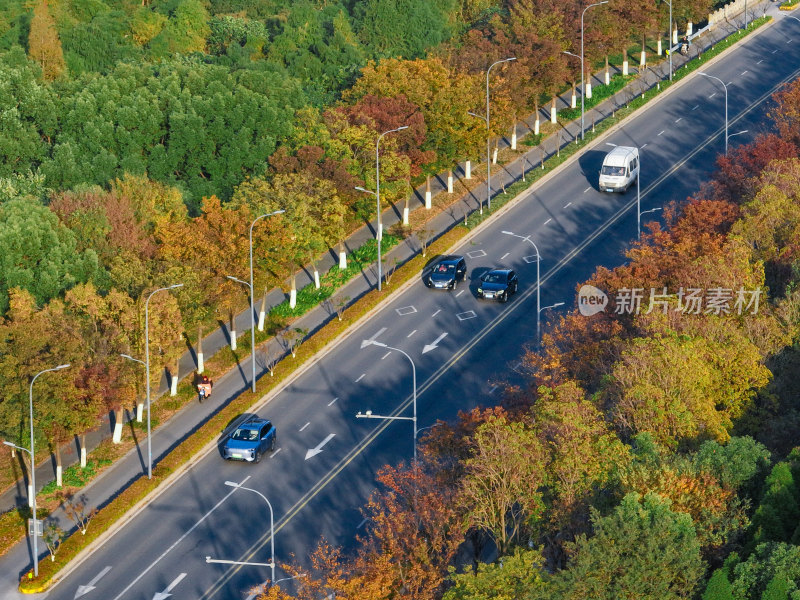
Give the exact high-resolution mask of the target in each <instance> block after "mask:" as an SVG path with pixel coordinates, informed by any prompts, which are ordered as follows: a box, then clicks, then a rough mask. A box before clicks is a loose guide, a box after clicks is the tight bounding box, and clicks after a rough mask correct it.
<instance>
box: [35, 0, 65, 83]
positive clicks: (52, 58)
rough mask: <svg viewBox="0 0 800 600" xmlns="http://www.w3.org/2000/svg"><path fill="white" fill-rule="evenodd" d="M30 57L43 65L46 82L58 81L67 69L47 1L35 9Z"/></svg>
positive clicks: (43, 0)
mask: <svg viewBox="0 0 800 600" xmlns="http://www.w3.org/2000/svg"><path fill="white" fill-rule="evenodd" d="M28 56H30V57H31V59H33V60H35V61H36V62H37V63H39V64H40V65H41V67H42V77H43V78H44V79H45V80H46V81H53V80H54V79H57V78H58V77H59V76H60V75H61V73H63V72H64V69H65V68H66V64H65V63H64V52H63V50H62V49H61V40H60V39H59V37H58V31H57V30H56V23H55V21H54V20H53V16H52V15H51V14H50V9H49V8H48V6H47V0H42V1H41V2H39V3H38V4H37V5H36V6H35V7H34V9H33V19H31V30H30V33H29V34H28Z"/></svg>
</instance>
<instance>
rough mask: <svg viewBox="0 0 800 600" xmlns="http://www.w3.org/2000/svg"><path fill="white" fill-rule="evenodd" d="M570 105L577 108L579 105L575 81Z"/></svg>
mask: <svg viewBox="0 0 800 600" xmlns="http://www.w3.org/2000/svg"><path fill="white" fill-rule="evenodd" d="M570 106H571V107H572V108H577V106H578V92H577V91H576V86H575V82H574V81H573V82H572V101H571V102H570Z"/></svg>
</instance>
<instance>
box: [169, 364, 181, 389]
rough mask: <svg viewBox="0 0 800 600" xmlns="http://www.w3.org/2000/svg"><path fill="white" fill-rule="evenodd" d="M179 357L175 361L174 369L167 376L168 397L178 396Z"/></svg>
mask: <svg viewBox="0 0 800 600" xmlns="http://www.w3.org/2000/svg"><path fill="white" fill-rule="evenodd" d="M180 364H181V363H180V356H179V357H178V358H176V359H175V368H174V370H173V371H172V372H171V373H170V374H169V395H170V396H177V395H178V369H179V368H180Z"/></svg>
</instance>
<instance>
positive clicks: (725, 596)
mask: <svg viewBox="0 0 800 600" xmlns="http://www.w3.org/2000/svg"><path fill="white" fill-rule="evenodd" d="M703 600H734V597H733V586H731V582H730V580H729V579H728V573H727V571H726V570H725V569H717V570H716V571H714V574H713V575H712V576H711V578H710V579H709V580H708V583H707V584H706V590H705V592H703Z"/></svg>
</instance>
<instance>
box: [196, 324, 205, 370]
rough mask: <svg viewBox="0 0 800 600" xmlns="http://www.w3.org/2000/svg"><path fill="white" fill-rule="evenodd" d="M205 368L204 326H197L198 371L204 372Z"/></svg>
mask: <svg viewBox="0 0 800 600" xmlns="http://www.w3.org/2000/svg"><path fill="white" fill-rule="evenodd" d="M204 369H205V364H203V327H202V326H199V327H198V328H197V372H198V373H202V372H203V370H204Z"/></svg>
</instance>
